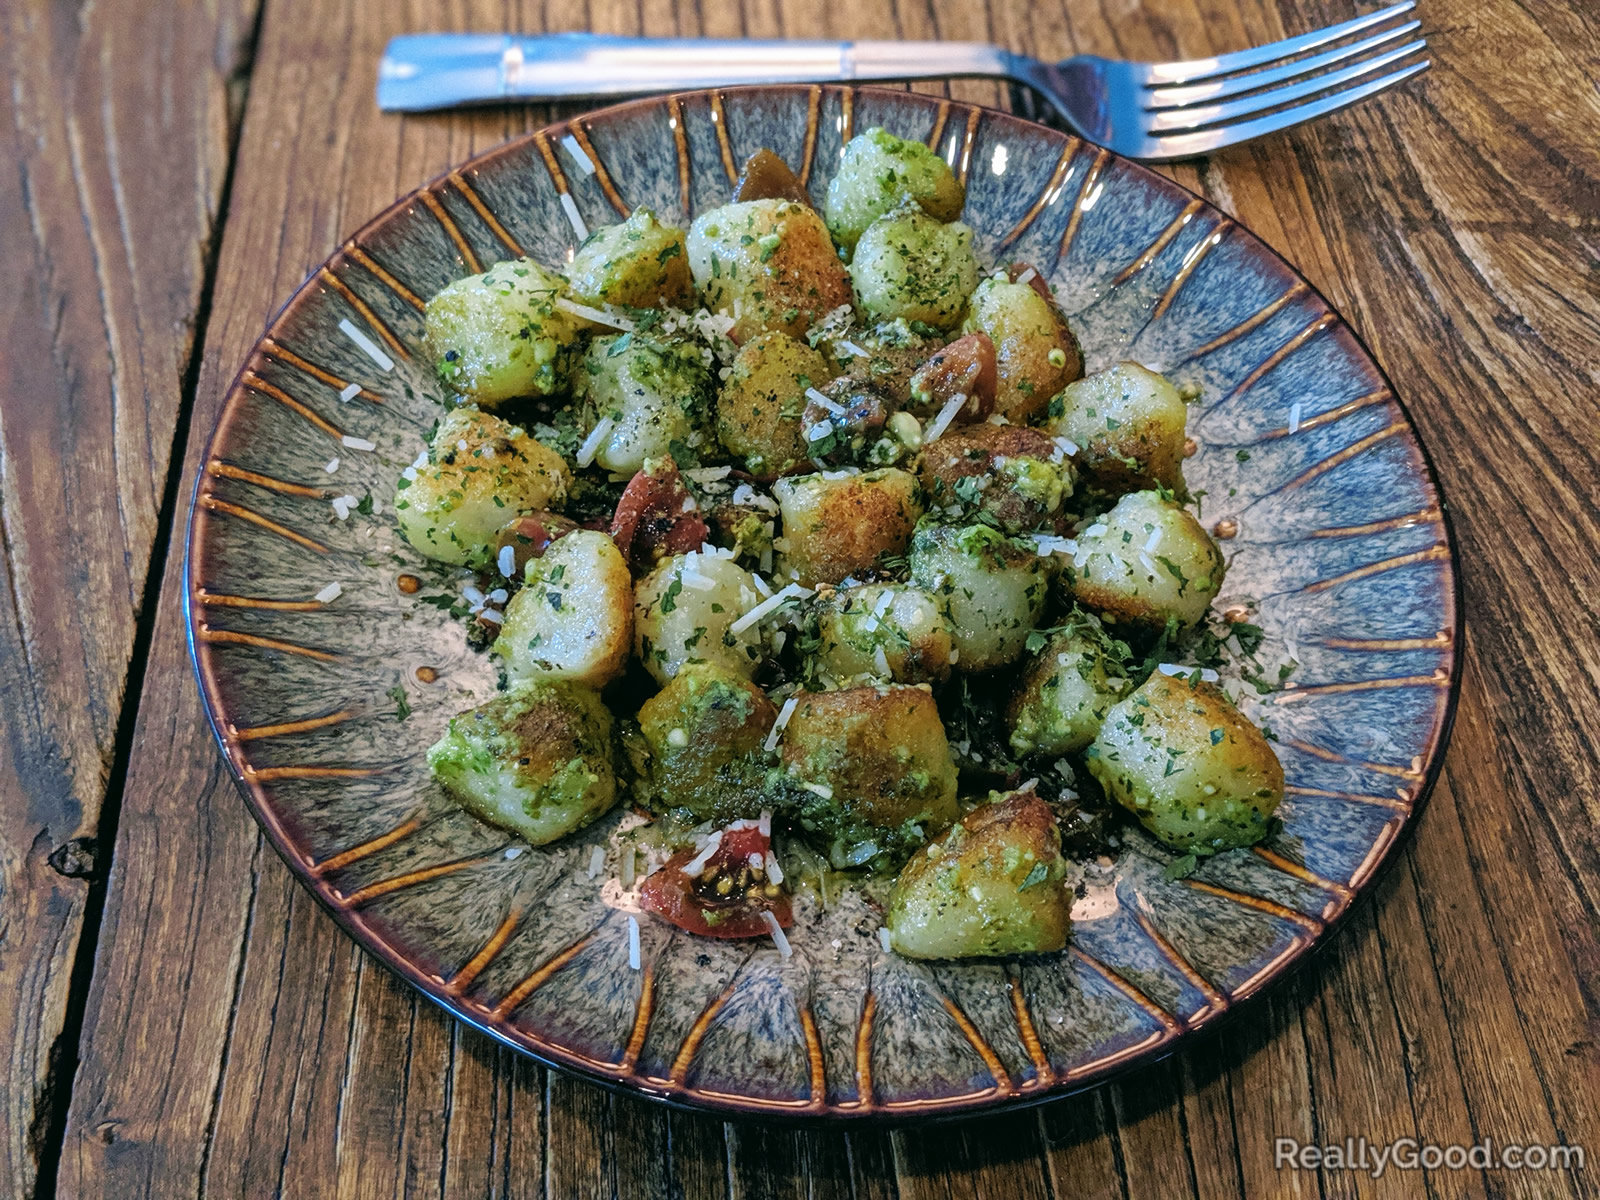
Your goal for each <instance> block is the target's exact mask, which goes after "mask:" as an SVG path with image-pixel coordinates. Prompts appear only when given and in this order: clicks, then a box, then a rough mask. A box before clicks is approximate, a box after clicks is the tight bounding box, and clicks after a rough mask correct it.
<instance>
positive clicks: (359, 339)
mask: <svg viewBox="0 0 1600 1200" xmlns="http://www.w3.org/2000/svg"><path fill="white" fill-rule="evenodd" d="M339 332H341V333H342V334H344V335H345V337H347V338H349V339H350V340H351V341H352V342H354V343H355V344H356V347H357V349H359V350H360V351H361V352H362V353H363V354H365V355H366V356H367V357H368V358H370V359H371V360H372V361H373V362H375V363H377V364H378V370H380V371H392V370H394V359H392V358H390V357H389V356H388V355H387V354H385V353H384V352H383V348H382V347H380V346H379V345H378V343H377V342H375V341H373V340H372V339H371V338H369V337H368V336H367V335H366V334H364V333H362V332H361V330H359V329H357V328H356V327H355V326H354V325H353V324H351V322H350V320H349V318H348V317H340V318H339Z"/></svg>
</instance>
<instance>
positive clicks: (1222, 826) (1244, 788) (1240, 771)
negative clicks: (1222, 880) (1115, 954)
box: [1087, 671, 1283, 854]
mask: <svg viewBox="0 0 1600 1200" xmlns="http://www.w3.org/2000/svg"><path fill="white" fill-rule="evenodd" d="M1196 674H1198V672H1196ZM1087 761H1088V765H1089V771H1090V773H1092V774H1093V775H1094V777H1095V778H1096V779H1098V780H1099V781H1100V785H1101V786H1102V787H1103V788H1105V789H1106V794H1107V795H1108V796H1110V797H1111V798H1112V799H1113V800H1115V801H1116V802H1117V803H1118V804H1120V805H1122V806H1123V807H1124V808H1126V809H1127V810H1128V811H1129V812H1131V813H1133V815H1134V816H1135V817H1137V818H1138V819H1139V823H1140V824H1142V825H1143V826H1144V827H1145V828H1146V829H1148V830H1149V831H1150V832H1151V833H1153V834H1155V836H1156V837H1157V838H1158V839H1159V840H1160V841H1161V842H1163V843H1165V844H1166V845H1168V846H1170V847H1172V848H1173V849H1174V850H1178V851H1180V852H1185V853H1192V854H1216V853H1218V852H1219V851H1223V850H1231V849H1233V848H1234V847H1236V846H1249V845H1251V844H1253V843H1255V842H1259V841H1260V840H1261V839H1262V838H1263V837H1265V836H1266V834H1267V822H1268V821H1269V820H1270V818H1271V817H1272V814H1273V813H1274V812H1275V811H1276V810H1277V807H1278V804H1279V803H1280V802H1281V801H1282V800H1283V767H1282V766H1281V765H1280V764H1279V763H1278V758H1277V755H1275V754H1273V752H1272V746H1271V745H1270V744H1269V743H1268V742H1267V739H1266V738H1265V737H1264V736H1263V735H1262V733H1261V730H1259V729H1257V728H1256V727H1255V726H1254V725H1252V724H1251V723H1250V722H1249V721H1248V720H1246V719H1245V718H1244V716H1243V715H1242V714H1241V713H1240V712H1239V710H1238V709H1236V708H1235V707H1234V706H1233V705H1232V704H1230V703H1228V700H1227V698H1226V697H1225V696H1223V694H1222V693H1221V692H1220V691H1218V690H1217V689H1216V688H1214V687H1212V686H1211V685H1210V684H1207V683H1203V682H1200V681H1199V680H1197V679H1190V678H1182V677H1176V678H1175V677H1173V676H1170V675H1166V674H1164V673H1162V672H1159V671H1158V672H1157V673H1156V674H1154V675H1152V676H1150V678H1149V680H1147V681H1146V682H1145V684H1144V686H1143V687H1141V688H1140V689H1139V690H1138V691H1136V692H1134V693H1133V695H1131V696H1129V697H1128V698H1127V699H1126V700H1123V701H1122V702H1121V703H1119V704H1117V705H1116V706H1114V707H1113V708H1112V709H1111V711H1110V712H1109V713H1107V714H1106V719H1105V723H1104V724H1103V725H1102V726H1101V727H1100V733H1099V735H1098V736H1097V737H1096V738H1095V740H1094V744H1093V745H1092V746H1090V747H1089V752H1088V759H1087Z"/></svg>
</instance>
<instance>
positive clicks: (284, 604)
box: [194, 588, 323, 612]
mask: <svg viewBox="0 0 1600 1200" xmlns="http://www.w3.org/2000/svg"><path fill="white" fill-rule="evenodd" d="M194 599H195V603H196V604H199V605H201V606H202V607H205V608H264V609H269V610H271V611H273V612H316V611H317V610H318V609H319V608H321V607H323V604H322V601H321V600H261V599H258V598H257V597H255V596H220V595H217V594H216V593H214V592H208V591H206V590H205V589H204V588H201V589H200V590H199V591H197V592H195V594H194Z"/></svg>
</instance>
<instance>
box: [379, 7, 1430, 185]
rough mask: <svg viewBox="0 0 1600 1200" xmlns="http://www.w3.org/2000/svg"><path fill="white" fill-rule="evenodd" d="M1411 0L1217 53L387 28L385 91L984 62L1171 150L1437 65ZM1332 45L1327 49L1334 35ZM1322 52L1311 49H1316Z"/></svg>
mask: <svg viewBox="0 0 1600 1200" xmlns="http://www.w3.org/2000/svg"><path fill="white" fill-rule="evenodd" d="M1414 7H1415V3H1414V0H1404V2H1403V3H1400V4H1395V5H1391V6H1390V7H1388V8H1385V9H1382V10H1381V11H1379V12H1374V13H1369V14H1367V15H1366V16H1362V17H1357V18H1355V19H1354V20H1351V21H1345V22H1343V23H1342V24H1339V25H1330V26H1328V27H1327V28H1326V29H1316V30H1313V31H1312V32H1310V33H1303V34H1300V35H1299V36H1298V37H1292V38H1285V39H1284V40H1283V41H1281V42H1271V43H1269V44H1268V45H1265V46H1257V47H1255V48H1253V49H1250V50H1240V51H1238V52H1236V53H1234V54H1224V55H1222V56H1220V57H1218V58H1197V59H1189V60H1188V61H1185V62H1168V63H1149V62H1123V61H1120V60H1117V59H1109V58H1100V57H1098V56H1096V55H1092V54H1080V55H1078V56H1076V57H1074V58H1068V59H1063V60H1062V61H1061V62H1058V63H1047V62H1041V61H1040V60H1038V59H1036V58H1029V57H1027V56H1026V55H1022V54H1013V53H1012V52H1011V51H1009V50H1005V49H1002V48H1001V47H999V46H990V45H985V44H983V43H979V42H801V41H749V40H721V41H719V40H713V39H705V38H631V37H610V36H606V35H601V34H590V33H558V34H547V35H542V36H528V37H522V36H516V35H507V34H450V33H441V34H412V35H408V36H404V37H397V38H394V39H393V40H392V41H390V43H389V46H388V49H387V50H386V51H385V53H384V56H383V61H382V63H381V64H380V65H379V68H378V106H379V107H380V108H383V109H385V110H388V111H398V112H421V111H425V110H428V109H438V108H452V107H456V106H458V105H464V104H484V103H496V102H501V103H503V102H505V101H507V100H514V99H521V100H555V99H569V98H574V97H596V96H635V95H648V94H650V93H654V92H666V91H676V90H685V89H691V88H702V87H721V86H727V85H732V84H744V83H814V82H820V81H829V80H845V81H863V80H890V79H938V78H946V77H950V76H983V77H992V78H1000V79H1009V80H1013V81H1015V82H1018V83H1022V84H1026V85H1028V86H1029V87H1031V88H1033V89H1035V90H1036V91H1038V92H1039V93H1040V94H1041V95H1043V96H1044V98H1045V99H1046V100H1047V101H1049V103H1050V104H1051V106H1052V107H1053V108H1054V109H1055V110H1056V112H1058V113H1059V114H1060V115H1061V117H1062V118H1063V119H1064V120H1065V121H1066V122H1067V124H1068V125H1070V126H1071V127H1072V128H1073V129H1074V130H1075V131H1076V132H1077V133H1079V134H1080V135H1081V136H1083V137H1085V138H1087V139H1089V140H1090V141H1093V142H1096V143H1098V144H1099V145H1102V146H1106V147H1109V148H1110V149H1112V150H1115V151H1116V152H1117V153H1119V154H1122V155H1126V156H1127V157H1129V158H1139V159H1144V160H1146V161H1167V160H1171V159H1179V158H1192V157H1194V156H1195V155H1198V154H1204V153H1207V152H1208V151H1212V150H1217V149H1220V148H1221V147H1223V146H1232V145H1235V144H1237V143H1239V142H1244V141H1249V140H1250V139H1251V138H1258V137H1261V136H1263V135H1264V134H1269V133H1276V132H1278V131H1279V130H1282V129H1288V128H1290V127H1291V126H1294V125H1299V124H1301V123H1302V122H1304V121H1310V120H1313V119H1315V118H1317V117H1322V116H1326V115H1327V114H1328V113H1332V112H1337V111H1338V110H1339V109H1341V108H1345V107H1347V106H1348V105H1351V104H1354V103H1356V101H1358V100H1364V99H1366V98H1367V97H1368V96H1371V95H1374V94H1376V93H1378V92H1381V91H1383V90H1384V89H1385V88H1389V87H1393V86H1394V85H1395V84H1397V83H1399V82H1401V81H1402V80H1405V79H1409V78H1410V77H1411V76H1413V75H1416V74H1418V73H1419V72H1422V71H1425V70H1427V69H1428V67H1429V65H1430V63H1429V60H1427V59H1425V58H1420V57H1419V56H1420V55H1421V53H1422V52H1423V51H1424V50H1425V49H1426V48H1427V44H1426V42H1424V41H1423V39H1422V38H1420V37H1418V38H1412V39H1409V40H1408V38H1409V35H1411V34H1414V33H1415V32H1416V31H1417V29H1418V27H1419V25H1420V22H1418V21H1415V20H1408V21H1403V22H1399V23H1396V22H1397V21H1398V19H1399V18H1400V17H1402V16H1403V15H1404V14H1406V13H1408V12H1410V11H1411V9H1412V8H1414ZM1324 47H1326V49H1324ZM1314 52H1316V53H1314Z"/></svg>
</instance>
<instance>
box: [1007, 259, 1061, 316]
mask: <svg viewBox="0 0 1600 1200" xmlns="http://www.w3.org/2000/svg"><path fill="white" fill-rule="evenodd" d="M1024 276H1027V284H1028V286H1029V287H1031V288H1032V289H1033V290H1034V291H1035V292H1037V293H1039V299H1041V300H1043V301H1044V302H1045V303H1046V304H1049V305H1051V306H1054V305H1055V302H1056V298H1055V297H1054V296H1052V295H1051V294H1050V285H1049V284H1048V283H1046V282H1045V281H1044V276H1043V275H1041V274H1039V272H1038V271H1037V270H1035V269H1034V267H1033V265H1032V264H1031V263H1025V262H1014V263H1012V264H1011V265H1010V266H1009V267H1007V268H1006V278H1007V279H1009V280H1011V282H1012V283H1020V282H1022V281H1023V277H1024Z"/></svg>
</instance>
